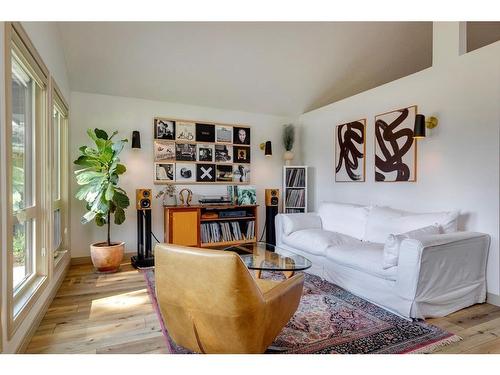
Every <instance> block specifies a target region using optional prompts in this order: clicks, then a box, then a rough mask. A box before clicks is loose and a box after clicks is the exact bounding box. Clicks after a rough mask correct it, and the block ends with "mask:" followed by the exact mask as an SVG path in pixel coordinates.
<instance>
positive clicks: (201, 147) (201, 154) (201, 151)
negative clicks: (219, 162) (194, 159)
mask: <svg viewBox="0 0 500 375" xmlns="http://www.w3.org/2000/svg"><path fill="white" fill-rule="evenodd" d="M196 147H197V148H198V161H205V162H206V161H208V162H213V161H214V154H215V147H214V145H211V144H204V143H198V144H197V145H196Z"/></svg>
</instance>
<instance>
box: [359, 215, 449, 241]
mask: <svg viewBox="0 0 500 375" xmlns="http://www.w3.org/2000/svg"><path fill="white" fill-rule="evenodd" d="M457 222H458V211H451V212H436V213H422V214H419V213H412V212H406V211H400V210H395V209H392V208H389V207H372V209H371V210H370V211H369V213H368V217H367V221H366V231H365V236H364V238H363V239H364V240H365V241H370V242H377V243H384V242H385V240H386V239H387V236H388V235H389V234H401V233H405V232H409V231H412V230H415V229H418V228H423V227H426V226H429V225H439V226H440V229H441V230H442V232H443V233H452V232H456V231H457Z"/></svg>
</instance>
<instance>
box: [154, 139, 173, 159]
mask: <svg viewBox="0 0 500 375" xmlns="http://www.w3.org/2000/svg"><path fill="white" fill-rule="evenodd" d="M154 157H155V161H175V143H173V142H169V141H163V140H155V141H154Z"/></svg>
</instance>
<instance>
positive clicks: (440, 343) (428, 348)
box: [407, 335, 463, 354]
mask: <svg viewBox="0 0 500 375" xmlns="http://www.w3.org/2000/svg"><path fill="white" fill-rule="evenodd" d="M462 340H463V339H462V338H461V337H460V336H458V335H452V336H450V337H448V338H446V339H443V340H439V341H436V342H433V343H431V344H428V345H425V346H422V347H421V348H418V349H415V350H412V351H409V352H407V354H430V353H432V352H434V351H436V350H438V349H441V348H442V347H445V346H447V345H450V344H453V343H456V342H459V341H462Z"/></svg>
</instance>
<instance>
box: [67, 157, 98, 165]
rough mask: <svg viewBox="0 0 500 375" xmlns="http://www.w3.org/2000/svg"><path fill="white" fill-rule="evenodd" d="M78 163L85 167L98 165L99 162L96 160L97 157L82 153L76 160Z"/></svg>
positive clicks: (75, 162)
mask: <svg viewBox="0 0 500 375" xmlns="http://www.w3.org/2000/svg"><path fill="white" fill-rule="evenodd" d="M73 163H74V164H76V165H81V166H84V167H98V166H99V162H98V161H96V160H95V158H93V157H91V156H87V155H80V156H79V157H78V159H76V160H75V161H74V162H73Z"/></svg>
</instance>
